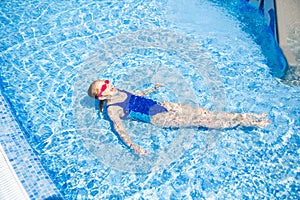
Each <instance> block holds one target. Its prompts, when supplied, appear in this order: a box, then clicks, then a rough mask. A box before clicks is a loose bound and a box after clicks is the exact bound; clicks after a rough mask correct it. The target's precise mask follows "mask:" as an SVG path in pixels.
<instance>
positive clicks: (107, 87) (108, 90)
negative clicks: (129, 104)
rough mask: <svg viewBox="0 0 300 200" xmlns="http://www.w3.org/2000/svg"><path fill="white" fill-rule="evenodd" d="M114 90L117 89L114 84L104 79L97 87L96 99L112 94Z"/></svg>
mask: <svg viewBox="0 0 300 200" xmlns="http://www.w3.org/2000/svg"><path fill="white" fill-rule="evenodd" d="M116 92H117V90H116V89H115V88H114V86H113V85H112V84H111V83H110V82H109V81H108V80H105V81H103V84H102V85H101V86H100V88H99V94H98V96H97V99H100V98H101V97H106V96H113V95H114V94H115V93H116Z"/></svg>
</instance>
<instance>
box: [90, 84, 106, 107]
mask: <svg viewBox="0 0 300 200" xmlns="http://www.w3.org/2000/svg"><path fill="white" fill-rule="evenodd" d="M102 82H103V81H101V80H97V81H94V82H93V83H92V84H91V85H90V87H89V89H88V95H89V96H90V97H92V98H95V99H97V96H98V94H99V93H100V89H99V85H102ZM105 101H106V100H100V103H99V109H100V112H101V113H102V110H103V104H104V102H105Z"/></svg>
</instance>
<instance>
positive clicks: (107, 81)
mask: <svg viewBox="0 0 300 200" xmlns="http://www.w3.org/2000/svg"><path fill="white" fill-rule="evenodd" d="M107 84H109V80H105V81H104V84H103V85H102V86H101V90H100V93H99V94H98V95H96V96H95V98H96V99H99V98H100V97H101V96H102V93H103V92H104V91H105V90H106V88H107Z"/></svg>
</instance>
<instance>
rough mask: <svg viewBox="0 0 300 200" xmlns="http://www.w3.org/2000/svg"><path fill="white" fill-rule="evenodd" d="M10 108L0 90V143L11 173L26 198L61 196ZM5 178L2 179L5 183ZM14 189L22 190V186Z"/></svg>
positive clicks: (56, 197)
mask: <svg viewBox="0 0 300 200" xmlns="http://www.w3.org/2000/svg"><path fill="white" fill-rule="evenodd" d="M9 108H10V106H9V104H8V103H7V101H6V99H5V97H4V96H3V94H2V90H0V115H1V117H0V145H1V147H2V148H3V150H4V153H5V156H7V161H8V162H9V164H10V165H11V166H12V167H11V169H12V170H14V172H13V173H15V174H16V177H17V178H18V181H19V182H20V183H21V184H22V187H23V188H24V189H25V191H26V194H27V196H28V197H29V199H57V200H58V199H63V198H62V195H61V194H60V192H59V190H58V189H57V188H56V186H55V185H54V183H53V182H52V180H51V179H50V177H49V176H48V174H47V172H46V171H45V169H44V168H43V166H42V164H41V162H40V159H39V157H38V156H37V155H36V153H35V152H34V151H33V149H32V148H31V147H30V145H29V143H28V142H27V140H26V138H25V136H24V133H23V131H22V130H21V128H20V127H19V124H18V122H17V121H16V119H15V118H14V116H13V114H12V112H11V110H10V109H9ZM7 167H8V166H7ZM1 173H2V172H1ZM4 175H5V174H3V176H4ZM7 181H8V180H7ZM7 181H3V182H2V183H3V184H6V182H7ZM1 189H3V188H2V187H1ZM16 189H17V188H16ZM17 191H19V192H20V193H22V192H23V191H22V189H21V190H17ZM5 192H7V191H4V193H5Z"/></svg>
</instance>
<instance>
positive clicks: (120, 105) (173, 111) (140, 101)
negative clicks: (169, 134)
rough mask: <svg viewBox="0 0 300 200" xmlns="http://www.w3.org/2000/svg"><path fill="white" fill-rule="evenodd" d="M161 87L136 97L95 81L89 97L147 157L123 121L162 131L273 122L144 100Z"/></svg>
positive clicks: (260, 116)
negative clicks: (147, 125)
mask: <svg viewBox="0 0 300 200" xmlns="http://www.w3.org/2000/svg"><path fill="white" fill-rule="evenodd" d="M161 86H162V85H161V84H156V85H155V87H154V88H151V89H149V90H146V91H143V92H139V93H135V94H133V93H130V92H127V91H125V90H118V89H115V88H114V86H113V85H112V84H111V83H110V82H109V81H108V80H96V81H94V82H93V83H92V84H91V85H90V87H89V89H88V95H89V96H90V97H92V98H95V99H98V100H100V103H99V108H100V112H102V106H103V103H104V101H106V107H107V113H108V116H109V118H110V119H111V121H112V122H113V126H114V129H115V130H116V132H117V133H118V135H119V137H120V138H121V139H122V141H123V142H124V143H125V144H126V145H127V146H128V147H129V148H131V149H132V150H133V151H134V152H135V153H137V154H138V155H145V154H147V151H146V150H145V149H143V148H142V147H140V146H138V145H136V144H135V143H133V142H132V140H131V139H130V137H129V136H128V135H127V134H126V131H125V128H124V126H123V124H122V121H121V119H126V118H131V119H135V120H139V121H143V122H148V123H151V124H154V125H156V126H160V127H163V128H178V127H207V128H213V129H224V128H233V127H236V126H257V127H260V128H263V127H265V126H266V125H268V124H269V123H270V121H269V120H268V119H267V114H264V113H263V114H253V113H245V114H238V113H229V112H216V111H209V110H206V109H204V108H200V107H192V106H190V105H187V104H181V103H171V102H163V103H160V102H156V101H153V100H151V99H147V98H144V97H142V96H144V95H147V94H149V93H151V92H153V91H155V90H157V89H158V88H159V87H161Z"/></svg>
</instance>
